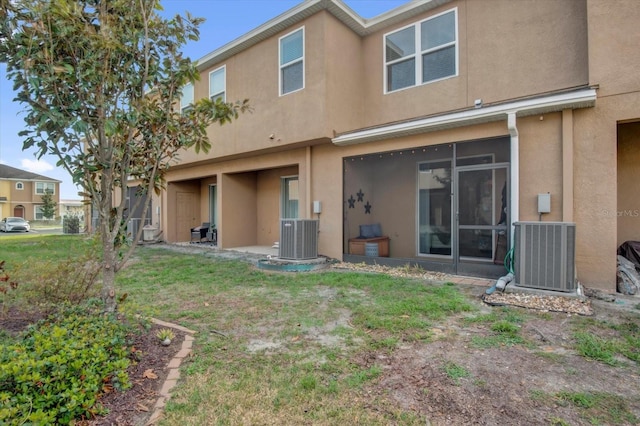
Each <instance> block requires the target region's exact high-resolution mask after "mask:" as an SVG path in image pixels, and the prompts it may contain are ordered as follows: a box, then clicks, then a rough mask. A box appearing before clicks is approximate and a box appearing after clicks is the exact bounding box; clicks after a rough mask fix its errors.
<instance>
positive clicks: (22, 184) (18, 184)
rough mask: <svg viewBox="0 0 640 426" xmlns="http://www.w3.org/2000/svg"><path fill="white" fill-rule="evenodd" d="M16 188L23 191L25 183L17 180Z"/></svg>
mask: <svg viewBox="0 0 640 426" xmlns="http://www.w3.org/2000/svg"><path fill="white" fill-rule="evenodd" d="M16 189H17V190H19V191H22V190H23V189H24V183H22V182H16Z"/></svg>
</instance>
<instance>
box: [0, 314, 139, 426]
mask: <svg viewBox="0 0 640 426" xmlns="http://www.w3.org/2000/svg"><path fill="white" fill-rule="evenodd" d="M126 336H127V328H126V327H125V326H124V325H122V323H121V322H119V321H118V320H117V319H116V318H113V317H109V316H104V315H87V314H83V313H77V312H75V313H69V314H65V317H64V318H62V317H59V318H51V319H49V320H46V321H43V322H41V323H39V324H37V325H34V326H31V327H30V328H29V329H28V330H27V332H26V333H25V335H24V337H23V339H22V340H21V341H19V342H18V343H14V344H10V345H7V346H0V424H69V423H70V422H72V421H73V420H74V419H81V418H85V419H86V418H91V417H93V416H95V415H96V414H100V413H101V412H102V411H103V410H102V409H101V407H100V404H99V402H98V398H99V397H100V395H101V394H103V393H105V392H110V391H111V390H113V389H126V388H128V387H130V382H129V377H128V376H127V373H126V369H127V367H128V366H129V358H128V355H129V354H130V350H129V349H128V347H127V343H126Z"/></svg>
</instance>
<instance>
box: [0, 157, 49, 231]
mask: <svg viewBox="0 0 640 426" xmlns="http://www.w3.org/2000/svg"><path fill="white" fill-rule="evenodd" d="M60 183H61V181H59V180H56V179H51V178H48V177H46V176H42V175H39V174H37V173H31V172H28V171H26V170H20V169H16V168H15V167H11V166H7V165H6V164H0V219H2V218H5V217H9V216H16V217H21V218H24V219H26V220H40V219H44V218H43V216H42V206H43V203H42V196H43V195H44V194H46V193H47V192H50V193H51V195H52V199H53V201H54V202H55V203H56V204H57V205H59V203H60Z"/></svg>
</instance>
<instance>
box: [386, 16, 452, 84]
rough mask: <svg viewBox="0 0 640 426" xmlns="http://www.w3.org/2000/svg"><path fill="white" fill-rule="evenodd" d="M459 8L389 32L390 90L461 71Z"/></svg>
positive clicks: (387, 81)
mask: <svg viewBox="0 0 640 426" xmlns="http://www.w3.org/2000/svg"><path fill="white" fill-rule="evenodd" d="M457 33H458V30H457V11H456V9H452V10H450V11H447V12H444V13H441V14H440V15H436V16H433V17H431V18H429V19H427V20H424V21H422V22H419V23H417V24H414V25H411V26H410V27H406V28H403V29H401V30H398V31H395V32H393V33H390V34H387V35H386V36H385V38H384V40H385V74H386V87H385V89H386V91H387V92H393V91H394V90H399V89H404V88H405V87H411V86H416V85H419V84H424V83H429V82H432V81H436V80H440V79H443V78H447V77H452V76H455V75H457V73H458V61H457V56H458V52H457V50H458V49H457V39H458V37H457Z"/></svg>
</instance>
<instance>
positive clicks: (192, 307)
mask: <svg viewBox="0 0 640 426" xmlns="http://www.w3.org/2000/svg"><path fill="white" fill-rule="evenodd" d="M1 244H2V252H1V253H0V261H2V260H4V261H6V264H5V270H6V272H7V274H9V275H10V276H11V277H12V279H13V278H14V277H18V278H21V277H25V279H27V280H33V277H34V276H35V277H37V276H38V274H40V276H42V277H43V279H42V280H38V281H39V282H38V285H41V286H42V285H43V284H42V282H44V283H48V282H50V280H47V279H44V277H46V276H47V275H51V274H49V273H48V272H47V271H50V270H51V269H52V268H53V267H54V265H56V264H65V263H67V264H68V262H69V258H76V259H80V258H82V256H86V255H87V254H91V253H95V251H96V245H95V243H93V242H92V241H91V239H89V238H87V237H85V236H81V235H62V236H60V235H58V236H31V235H29V236H25V235H20V236H15V237H14V236H7V237H5V238H3V239H2V241H1ZM70 265H71V264H70ZM62 270H65V269H64V268H63V269H62ZM34 271H36V272H34ZM27 272H28V273H27ZM34 274H35V275H34ZM117 282H118V285H117V288H118V296H120V297H121V296H123V295H124V294H125V293H126V295H127V297H126V301H125V302H124V303H122V304H121V305H120V309H121V310H122V311H125V312H128V313H137V314H143V315H151V316H155V317H157V318H160V319H163V320H166V321H171V322H174V323H177V324H180V325H183V326H186V327H188V328H190V329H193V330H195V331H196V332H197V333H196V335H195V337H196V341H195V344H194V348H193V353H192V356H191V357H189V358H187V359H186V361H185V362H184V363H183V364H182V367H181V373H182V379H181V381H180V383H179V385H178V386H177V387H176V388H174V391H172V398H171V400H170V401H169V403H168V404H167V406H166V410H165V417H164V419H163V420H162V423H161V424H162V425H180V426H186V425H205V424H206V425H214V424H219V425H228V424H274V425H276V424H277V425H281V424H313V425H335V424H349V423H351V424H366V425H388V424H403V425H414V424H415V425H424V424H425V422H426V421H427V419H426V418H425V417H423V416H422V415H421V414H418V413H417V412H416V411H414V410H411V409H410V408H403V407H402V406H401V405H400V404H398V403H397V402H396V401H394V400H393V399H392V398H390V397H389V396H388V395H386V394H385V393H384V392H373V393H372V389H375V387H374V386H372V385H373V384H375V383H376V381H378V380H380V379H381V377H382V376H383V374H384V370H383V367H384V363H382V362H378V361H377V360H378V359H383V358H384V357H388V356H392V355H393V354H394V352H395V351H396V350H397V349H398V348H399V347H406V346H407V345H413V344H420V343H424V342H430V341H433V340H435V339H441V338H446V337H444V336H442V335H438V336H434V335H432V333H433V331H434V330H435V331H438V330H440V329H442V326H443V324H444V323H445V322H447V321H450V319H451V318H452V317H455V320H454V321H453V323H455V324H456V325H455V327H458V328H459V329H465V328H473V329H474V330H476V331H475V332H474V333H473V334H471V335H470V336H468V337H466V343H465V345H466V346H465V347H466V348H469V349H466V350H469V351H478V350H480V351H481V350H485V349H486V350H491V349H492V348H504V349H505V350H507V349H509V348H513V347H516V349H515V350H518V351H520V350H525V349H526V350H531V351H535V350H536V343H535V342H532V341H531V336H528V337H527V336H525V335H523V333H522V332H521V328H522V326H523V325H524V324H526V322H527V321H529V320H531V319H537V320H540V319H542V320H544V321H552V320H553V318H554V317H553V316H552V315H550V314H548V313H547V314H536V313H530V312H527V311H525V310H516V309H508V308H498V309H491V310H488V311H487V310H483V311H480V310H479V308H478V306H479V304H478V300H477V299H476V300H472V299H470V298H469V296H468V295H466V293H464V292H463V291H462V290H461V288H459V287H457V286H454V285H451V284H447V283H444V284H443V283H427V282H424V281H420V280H413V279H410V278H401V277H392V276H389V275H385V274H369V273H362V272H345V271H336V270H327V271H322V272H312V273H282V274H281V273H272V272H266V271H263V270H259V269H256V268H255V267H253V266H252V265H250V264H249V263H246V262H242V261H231V260H222V259H220V258H216V257H214V256H212V255H211V253H200V254H188V253H180V252H177V251H172V250H168V249H166V248H163V247H161V246H149V247H140V248H138V250H137V251H136V255H135V256H134V257H133V258H132V261H131V262H130V263H129V265H128V266H127V267H126V268H125V269H123V270H122V271H120V272H119V274H118V277H117ZM29 285H30V283H27V282H21V284H20V286H21V287H20V288H19V289H20V291H22V289H23V288H28V287H29ZM31 285H33V283H31ZM47 285H49V284H47ZM20 291H18V292H17V295H16V296H14V297H13V298H9V297H8V296H7V295H6V294H5V295H4V296H3V295H2V294H0V297H4V299H0V301H2V302H3V303H2V306H3V309H4V308H6V306H7V303H9V302H11V303H19V302H20V300H21V299H20V297H19V296H20ZM487 312H488V313H487ZM568 326H570V327H569V328H568V330H569V331H570V332H572V333H575V335H574V339H573V341H572V342H567V343H566V344H567V345H570V344H572V345H573V346H574V350H575V351H576V352H577V353H579V354H580V355H581V356H583V357H585V358H589V359H592V360H594V362H600V363H605V364H606V365H611V368H620V367H618V366H619V365H627V366H628V365H629V362H631V367H630V368H634V367H633V365H634V364H635V363H637V362H638V356H637V354H638V353H639V351H640V338H639V336H640V330H638V327H637V326H634V323H623V324H621V325H613V324H607V323H602V322H600V321H597V320H595V319H590V318H579V317H575V318H573V319H572V320H571V322H570V324H569V325H568ZM571 330H573V331H571ZM599 334H600V335H601V336H602V337H598V335H599ZM0 337H2V336H0ZM587 337H590V338H589V339H587ZM517 348H521V349H517ZM539 352H542V351H539ZM551 355H553V354H549V355H548V356H542V355H540V356H539V358H540V362H541V363H543V362H548V363H550V364H553V363H558V362H560V361H558V359H557V358H563V355H555V356H551ZM381 357H382V358H381ZM622 358H624V359H626V360H628V361H626V362H620V361H619V360H620V359H622ZM611 360H616V362H613V361H611ZM636 365H637V364H636ZM440 371H441V372H442V374H444V375H445V376H446V377H448V379H449V380H450V381H451V382H452V384H453V385H454V386H460V385H462V384H463V383H468V382H472V383H474V384H475V385H477V386H481V385H482V382H483V380H481V379H480V378H478V377H474V376H473V374H472V372H471V371H470V369H469V365H467V366H464V365H462V364H460V363H455V362H443V364H442V367H441V370H440ZM532 392H533V393H532V394H531V395H529V398H530V399H531V400H535V401H536V403H539V404H543V405H549V406H554V404H555V405H558V404H560V403H563V404H565V405H566V404H573V405H575V406H576V407H577V408H576V409H578V410H591V411H589V412H588V415H589V416H590V417H591V418H592V419H596V420H597V422H596V423H594V424H625V423H624V422H625V421H626V420H624V419H636V418H635V417H633V415H631V414H630V413H629V412H628V411H626V410H627V408H626V406H623V408H621V409H619V408H617V405H615V404H613V402H611V399H610V398H602V397H600V398H599V399H597V402H598V403H597V404H596V403H593V404H591V405H590V406H589V407H584V405H585V404H582V405H580V404H578V403H581V402H582V401H583V400H589V401H591V399H589V398H591V397H592V394H590V393H588V392H587V393H584V395H586V396H585V397H582V396H583V394H582V393H579V392H578V391H576V392H578V393H573V394H569V393H562V394H561V393H558V394H549V393H545V392H543V391H537V392H536V391H535V389H534V390H532ZM598 395H601V394H598ZM593 398H595V397H593ZM593 398H592V399H593ZM563 401H568V402H566V403H565V402H563ZM575 401H578V403H576V402H575ZM613 409H615V410H617V411H619V412H621V413H622V415H621V416H620V417H619V418H621V419H623V420H616V419H618V417H615V416H613V415H611V414H606V413H608V412H609V411H611V410H613ZM593 410H598V412H597V413H596V414H593V413H592V412H593ZM615 410H614V411H615ZM602 413H605V414H602ZM598 419H600V420H598ZM603 419H604V420H603ZM596 420H594V421H596ZM553 421H554V422H555V423H553V422H552V424H562V421H563V420H562V419H561V418H560V417H558V418H557V419H555V420H553ZM598 422H599V423H598Z"/></svg>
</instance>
